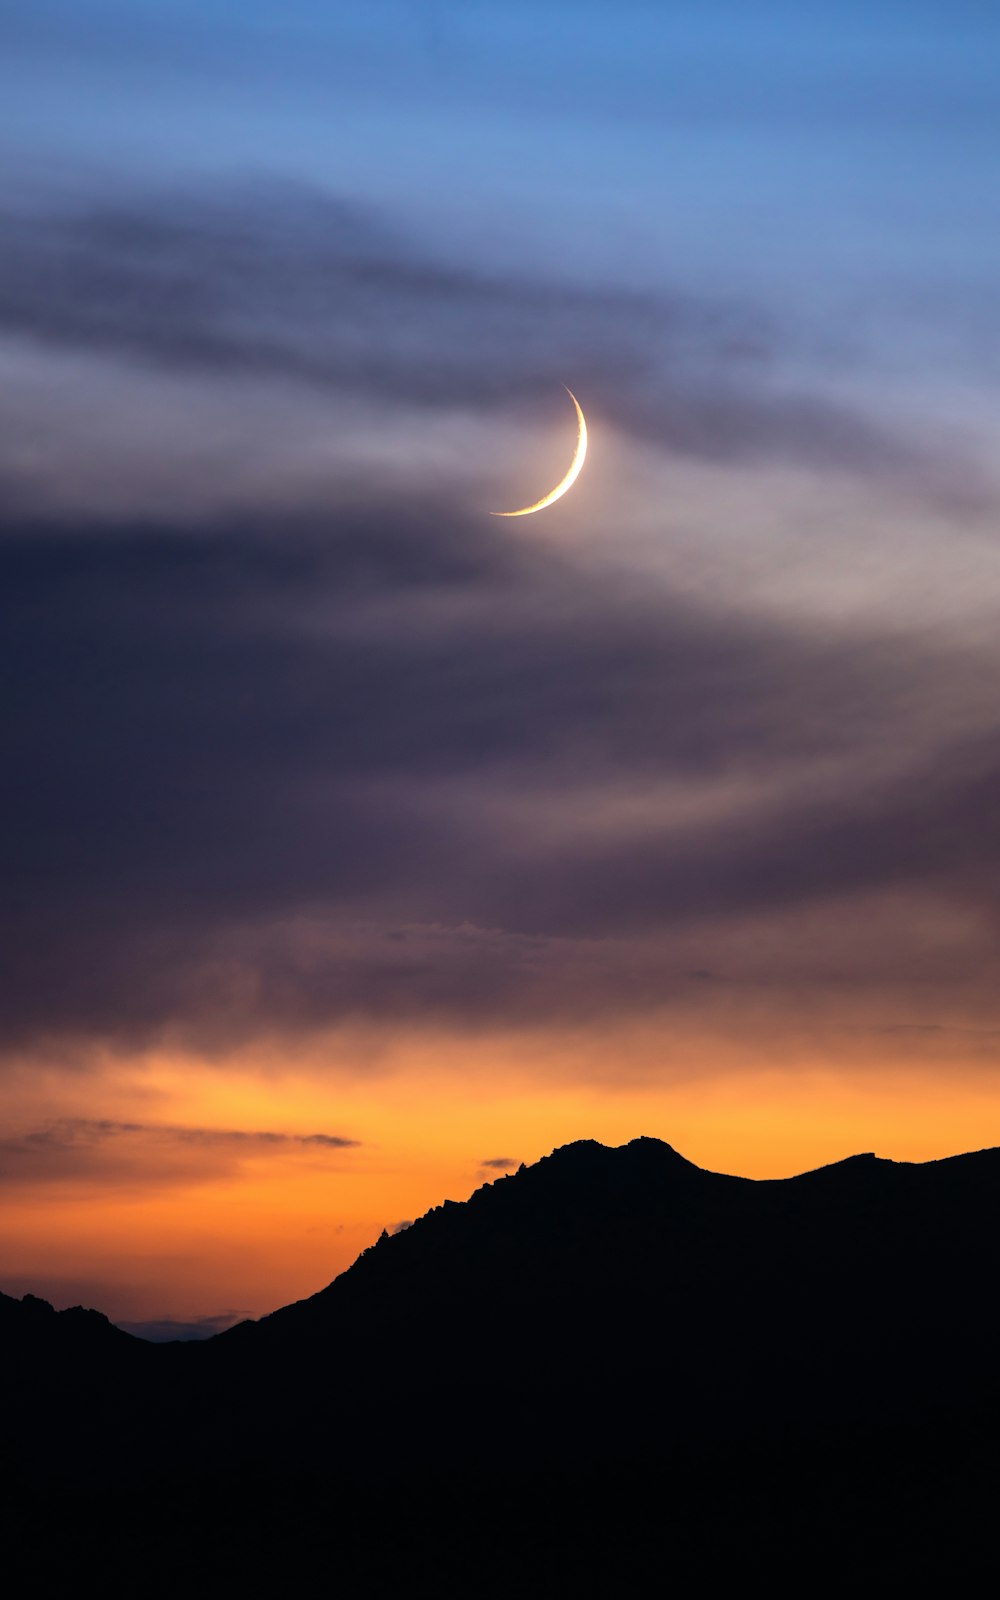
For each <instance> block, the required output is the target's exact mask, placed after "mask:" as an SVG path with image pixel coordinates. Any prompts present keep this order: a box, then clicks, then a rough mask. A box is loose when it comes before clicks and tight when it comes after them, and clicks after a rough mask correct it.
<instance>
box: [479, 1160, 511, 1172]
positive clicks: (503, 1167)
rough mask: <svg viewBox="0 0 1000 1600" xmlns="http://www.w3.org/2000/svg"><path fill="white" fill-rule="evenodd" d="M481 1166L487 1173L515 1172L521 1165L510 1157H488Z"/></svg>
mask: <svg viewBox="0 0 1000 1600" xmlns="http://www.w3.org/2000/svg"><path fill="white" fill-rule="evenodd" d="M479 1165H480V1167H482V1168H483V1169H484V1171H487V1172H513V1171H514V1169H515V1168H516V1167H517V1166H519V1165H520V1163H519V1162H517V1161H515V1160H513V1159H512V1158H511V1157H510V1156H488V1157H487V1159H486V1160H485V1161H480V1163H479Z"/></svg>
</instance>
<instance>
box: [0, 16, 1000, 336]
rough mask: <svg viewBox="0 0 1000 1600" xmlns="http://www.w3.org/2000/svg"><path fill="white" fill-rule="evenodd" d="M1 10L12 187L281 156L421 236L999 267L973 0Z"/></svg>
mask: <svg viewBox="0 0 1000 1600" xmlns="http://www.w3.org/2000/svg"><path fill="white" fill-rule="evenodd" d="M4 26H5V33H6V47H5V51H4V63H5V64H4V66H3V67H0V87H2V93H3V99H4V104H5V125H6V130H7V131H6V151H5V154H6V160H5V166H6V167H7V170H8V172H9V173H10V174H11V175H12V176H13V177H14V178H15V179H20V182H21V184H23V185H27V186H28V187H31V186H33V185H35V184H36V183H45V182H51V181H53V180H58V181H60V182H62V183H67V182H71V181H72V178H73V175H74V174H77V175H80V176H81V177H82V176H83V175H85V174H87V173H89V174H90V175H91V177H92V178H94V177H98V176H99V177H102V178H104V179H105V180H110V179H111V178H112V177H113V175H114V174H116V173H118V174H120V175H130V176H133V177H135V176H137V175H139V176H141V177H142V178H143V179H144V180H145V181H147V182H154V183H156V182H163V181H170V180H176V179H179V178H184V179H187V178H190V177H191V176H193V175H202V176H210V175H216V174H219V173H224V174H231V173H234V172H239V173H244V174H245V173H254V172H259V173H266V174H268V175H271V176H284V177H289V178H292V177H297V178H300V179H305V180H308V181H310V182H315V183H318V184H321V185H323V186H324V187H327V188H329V190H331V191H332V192H334V193H337V194H341V195H346V196H350V197H354V198H362V199H365V200H367V201H370V202H373V203H378V204H383V205H385V206H387V207H390V208H391V209H392V210H393V211H394V212H395V213H396V214H397V215H400V216H404V217H406V219H407V221H408V223H409V224H410V225H411V226H415V227H418V228H420V229H422V230H423V231H424V232H425V234H427V235H428V236H429V237H430V238H431V239H433V241H434V242H435V244H436V245H437V246H438V248H439V249H440V250H441V252H442V253H443V254H447V253H448V252H449V251H458V252H459V253H462V254H465V255H469V256H476V257H487V258H489V259H498V260H501V261H503V262H517V261H523V262H525V263H527V264H529V265H531V266H532V267H535V268H537V267H544V266H545V264H546V263H550V264H551V266H552V269H553V271H554V274H555V275H556V276H559V277H562V276H565V275H567V274H570V273H572V274H575V275H577V276H580V277H584V278H595V277H596V278H604V279H608V280H612V281H632V282H644V281H645V282H650V281H652V282H657V283H658V282H661V281H662V279H663V277H664V275H668V276H669V277H670V278H671V279H672V280H674V281H683V280H685V279H689V278H696V279H697V280H698V281H699V282H700V283H703V284H704V283H705V282H706V281H711V282H713V283H715V284H716V285H717V286H719V287H720V288H727V289H730V290H733V289H740V288H744V289H746V288H750V289H752V291H753V292H754V294H756V295H761V294H765V295H766V294H771V295H772V296H773V297H774V298H775V299H778V300H785V301H786V302H787V299H788V297H789V296H791V297H792V300H793V302H794V303H795V304H796V305H798V306H800V307H801V308H802V309H803V310H804V311H807V310H808V309H809V308H810V306H814V307H815V308H816V309H817V310H819V311H822V310H829V309H831V308H832V307H834V306H835V305H836V304H837V302H838V300H840V301H841V302H842V303H847V302H849V300H850V298H851V296H852V295H855V294H857V292H858V290H859V289H867V288H870V289H871V290H872V291H874V292H877V291H882V292H885V291H887V290H888V291H889V292H892V291H894V290H895V289H896V287H897V286H898V284H899V282H900V280H901V279H903V278H906V279H908V280H911V281H917V282H921V283H926V284H927V285H928V286H929V287H931V288H936V289H937V290H938V292H939V293H942V292H944V291H946V290H947V289H948V287H949V285H952V284H962V285H964V284H969V285H973V286H975V285H978V286H979V287H980V291H981V292H986V289H987V288H988V285H989V284H990V283H991V282H992V281H993V279H994V278H995V277H996V273H997V269H998V267H1000V226H998V223H997V220H996V211H995V206H994V205H993V182H994V178H993V175H994V173H995V170H996V165H997V157H998V154H1000V149H998V143H1000V139H998V120H997V115H996V95H995V72H994V63H995V60H996V53H997V46H998V44H1000V20H998V17H997V14H996V12H995V9H994V8H991V7H987V6H979V5H964V6H944V5H938V4H933V5H907V6H903V5H897V4H870V5H863V6H861V5H848V6H843V5H838V6H834V5H812V6H808V7H801V6H792V5H773V4H765V5H754V6H751V7H747V6H736V5H718V4H709V5H707V6H699V7H689V6H679V5H644V4H634V3H632V4H625V5H617V6H614V7H608V6H606V5H593V4H583V5H572V6H571V5H568V4H553V3H551V0H548V3H543V4H533V5H519V4H513V5H512V4H504V5H495V4H488V3H479V4H476V3H473V4H463V5H460V6H459V5H451V4H447V3H444V0H426V3H424V0H406V3H403V0H376V3H373V4H370V5H368V6H365V7H357V6H354V5H338V4H333V5H305V4H303V3H301V0H293V3H291V4H284V5H280V6H278V5H275V4H261V3H250V4H245V5H221V4H215V5H197V6H194V5H188V4H175V5H171V6H169V7H167V6H164V5H162V4H152V3H132V4H129V5H124V4H118V5H112V4H101V3H99V0H97V3H90V4H83V5H81V4H79V3H70V0H63V3H60V4H54V3H52V0H42V3H40V4H32V5H24V4H20V3H18V4H15V5H14V6H12V7H11V6H8V7H7V8H6V19H5V25H4ZM4 80H5V81H4Z"/></svg>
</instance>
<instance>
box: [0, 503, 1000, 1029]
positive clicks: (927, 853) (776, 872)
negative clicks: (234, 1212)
mask: <svg viewBox="0 0 1000 1600" xmlns="http://www.w3.org/2000/svg"><path fill="white" fill-rule="evenodd" d="M0 626H2V628H3V632H4V638H5V659H6V670H7V672H8V673H9V687H10V691H11V692H10V693H9V695H8V708H9V710H8V721H7V726H6V730H5V759H6V769H7V780H6V783H5V786H4V792H3V797H2V802H0V823H2V825H0V865H2V868H3V873H4V881H5V884H6V894H5V898H4V903H3V907H2V908H0V954H2V958H3V959H2V966H0V972H2V976H0V987H2V1006H0V1028H2V1030H3V1034H4V1036H5V1038H6V1041H7V1043H8V1045H13V1044H15V1043H16V1042H18V1041H20V1042H22V1043H23V1042H25V1041H28V1040H31V1039H36V1040H37V1039H40V1038H43V1037H45V1036H59V1035H62V1036H65V1035H67V1034H69V1035H75V1036H80V1037H91V1038H116V1039H119V1040H122V1041H131V1042H134V1043H139V1042H142V1041H143V1040H149V1039H150V1038H154V1037H157V1036H159V1035H160V1034H161V1033H162V1032H163V1031H164V1030H170V1029H174V1030H179V1031H180V1032H181V1033H182V1034H186V1036H187V1037H188V1038H196V1039H197V1040H199V1041H200V1043H201V1044H203V1045H205V1044H209V1045H210V1044H211V1042H212V1040H213V1039H214V1040H216V1041H217V1042H219V1043H223V1044H225V1043H232V1042H234V1041H235V1040H237V1039H239V1038H241V1037H244V1038H245V1037H250V1036H254V1035H257V1034H259V1033H261V1032H264V1033H266V1032H268V1031H270V1030H274V1031H276V1032H278V1033H281V1032H291V1033H294V1032H296V1031H298V1030H300V1029H302V1028H314V1027H321V1026H324V1025H326V1024H329V1023H331V1022H335V1021H337V1020H341V1019H344V1018H361V1019H364V1018H378V1017H380V1016H381V1017H389V1016H391V1017H396V1018H410V1019H418V1018H421V1017H425V1018H431V1017H433V1018H437V1019H447V1018H449V1017H451V1018H464V1019H476V1018H486V1017H490V1018H494V1019H496V1018H500V1017H505V1018H507V1019H508V1020H517V1019H519V1018H533V1019H539V1018H544V1017H545V1016H546V1015H547V1014H548V1015H561V1016H565V1015H567V1014H573V1013H576V1014H584V1015H586V1014H591V1013H592V1012H594V1011H595V1010H596V1011H598V1012H599V1011H601V1010H606V1009H607V1008H611V1009H612V1010H614V1009H617V1008H620V1007H621V1006H622V1005H626V1004H627V1005H631V1006H656V1005H659V1004H662V1003H664V1002H668V1003H669V1001H670V999H671V996H672V995H673V994H674V993H676V992H677V991H678V990H683V991H685V992H686V991H687V990H690V988H691V987H692V985H693V984H694V983H695V980H694V979H692V978H690V977H685V976H684V974H691V973H697V972H699V971H704V970H712V971H713V972H715V971H717V969H718V968H719V966H720V963H719V962H718V961H717V960H716V959H715V956H714V953H713V949H712V947H711V944H709V946H708V947H707V948H706V947H705V946H704V944H699V945H698V948H691V947H689V946H690V941H689V940H688V941H687V942H686V943H685V942H683V941H684V940H687V935H688V934H690V933H691V932H692V930H696V929H698V928H699V927H700V926H701V925H702V924H703V923H704V921H705V919H706V918H710V919H713V920H714V923H715V925H716V927H717V929H718V930H719V934H718V937H720V938H721V930H722V928H723V927H724V926H725V924H726V923H727V922H730V923H733V922H735V923H739V922H741V921H744V920H745V919H746V918H748V917H753V916H758V915H760V916H774V915H778V914H780V915H782V916H786V915H788V914H791V913H796V914H798V913H800V912H806V911H809V910H810V909H813V908H816V907H822V906H829V907H839V906H841V905H842V904H843V902H844V900H845V897H847V898H849V897H852V896H853V897H862V898H863V897H865V896H870V895H872V894H885V893H892V894H898V893H903V892H905V893H910V894H916V895H922V896H925V897H926V896H928V895H931V896H934V895H937V896H943V897H944V899H945V901H950V902H953V903H955V904H956V905H959V906H964V907H965V908H966V909H967V911H968V912H969V914H973V913H975V914H976V915H978V914H979V913H980V910H983V914H986V907H985V903H986V902H987V901H988V899H989V894H990V892H991V888H990V886H991V884H992V869H991V867H990V862H991V860H992V859H994V857H995V853H996V852H995V850H994V849H993V848H992V845H991V841H993V843H996V841H995V839H994V835H995V832H996V820H995V814H994V807H993V804H992V799H991V796H992V794H993V793H994V792H995V786H996V783H997V781H998V779H1000V773H998V771H997V761H996V754H995V745H994V743H993V742H992V740H991V738H990V736H989V735H990V728H991V719H992V710H991V708H990V706H989V704H988V696H984V690H983V685H985V684H988V682H989V681H990V663H991V659H992V658H991V657H990V656H989V654H988V653H987V654H984V653H983V651H982V649H981V648H980V647H979V646H978V645H977V643H976V641H975V640H974V639H973V640H971V641H969V642H968V643H966V642H965V641H958V640H949V639H947V638H942V637H940V636H934V635H928V634H927V632H926V631H925V630H921V629H919V628H914V629H912V630H907V629H906V628H905V627H903V626H901V625H899V624H897V625H896V627H895V629H894V630H893V631H892V632H891V633H886V632H882V631H879V630H878V629H872V630H870V631H867V632H866V631H865V630H863V629H861V628H860V627H859V626H858V625H857V624H852V625H851V626H850V627H849V628H846V629H844V630H843V632H840V631H838V630H837V629H836V628H833V627H826V628H817V627H816V626H815V625H814V624H809V625H808V626H802V627H800V626H797V625H796V624H795V623H794V622H793V621H791V620H784V621H781V620H779V619H777V618H775V617H773V616H772V617H770V618H767V619H763V618H761V619H755V618H753V617H752V616H748V615H741V614H739V613H734V612H733V611H731V610H729V609H726V608H722V609H720V608H717V607H713V606H711V605H709V604H706V603H705V602H703V601H702V600H700V599H699V598H698V597H697V596H691V595H681V594H678V593H675V592H672V591H671V590H670V589H669V588H667V587H665V586H664V585H662V584H659V585H657V584H650V583H649V582H641V581H639V579H638V577H636V578H635V579H633V578H631V577H629V576H628V575H626V574H623V573H617V574H616V573H611V572H609V571H608V570H607V569H606V568H599V567H595V566H592V565H588V563H587V562H586V561H583V560H579V559H576V560H574V559H571V558H570V556H568V555H566V554H561V553H559V552H558V551H552V550H546V549H544V548H542V547H537V546H534V545H525V544H523V543H516V542H511V541H509V540H507V539H505V538H504V537H503V536H502V535H501V534H499V533H497V532H495V531H494V530H493V528H492V526H491V525H485V526H484V525H483V524H482V523H478V522H477V523H472V522H471V521H470V519H468V518H467V517H466V516H465V515H464V514H462V513H461V512H460V511H458V510H454V509H452V510H448V509H446V508H441V507H438V508H437V509H436V510H434V509H432V508H429V507H423V508H421V507H417V508H416V509H415V510H414V509H412V508H403V507H400V506H396V505H393V504H386V505H377V504H372V505H370V506H368V507H367V508H365V509H363V510H359V511H357V512H355V513H350V514H349V513H342V514H341V515H339V516H337V517H332V518H331V519H330V520H329V521H327V522H326V523H324V524H323V525H317V524H316V523H314V522H312V521H310V520H309V519H308V518H306V519H302V518H295V517H292V516H287V517H284V518H274V519H260V520H258V521H253V520H251V519H246V520H245V521H242V522H234V521H229V522H223V523H215V522H208V523H206V524H204V525H203V526H202V527H201V529H200V531H199V534H198V537H197V538H192V537H190V535H185V536H183V537H181V536H180V535H178V534H176V533H175V532H172V531H170V530H167V529H163V528H159V529H158V528H155V527H142V526H137V527H133V528H131V529H129V530H122V529H119V528H108V527H106V526H104V525H102V524H99V523H98V524H89V525H88V524H82V523H81V524H78V525H75V526H69V525H67V526H63V527H59V526H53V525H51V524H46V525H44V526H39V525H27V524H26V525H23V526H18V525H14V524H11V525H9V526H8V531H7V536H6V538H4V539H2V540H0ZM677 938H681V939H682V943H681V945H679V946H677V947H676V948H671V947H669V946H665V945H664V944H663V940H664V939H668V940H669V939H677ZM595 941H596V943H595ZM636 941H639V943H637V942H636ZM889 957H890V952H889V951H886V952H885V954H884V955H883V957H882V958H881V959H883V960H889ZM833 959H834V965H836V958H833ZM778 964H779V965H780V962H779V963H778ZM705 987H706V986H705V985H704V983H702V984H701V988H702V990H704V989H705ZM711 987H712V988H713V990H714V989H718V988H719V987H720V984H719V983H716V984H713V985H712V986H711Z"/></svg>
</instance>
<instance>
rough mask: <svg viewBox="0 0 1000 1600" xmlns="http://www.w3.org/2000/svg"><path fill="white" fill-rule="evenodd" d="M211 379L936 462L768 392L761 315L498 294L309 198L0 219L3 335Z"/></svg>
mask: <svg viewBox="0 0 1000 1600" xmlns="http://www.w3.org/2000/svg"><path fill="white" fill-rule="evenodd" d="M4 331H6V332H7V333H8V334H10V335H14V336H15V337H17V338H18V339H28V340H30V341H34V342H36V343H39V344H41V345H43V346H46V347H50V348H56V349H68V350H78V351H89V352H92V353H94V354H96V355H97V356H109V357H113V358H125V359H127V360H130V361H133V362H137V363H139V364H141V365H143V366H147V367H148V366H154V367H159V368H169V369H173V370H175V371H180V372H189V373H194V374H198V373H204V374H210V375H212V376H219V375H224V374H227V373H228V374H232V375H235V376H240V377H244V376H245V377H250V378H259V379H261V380H268V379H281V380H287V379H293V380H296V381H299V382H304V383H307V384H310V385H317V386H319V387H320V388H322V389H328V390H336V391H340V392H343V393H345V394H348V395H364V396H368V397H375V398H378V399H384V400H386V401H390V402H394V403H395V402H410V403H418V404H420V405H421V406H423V407H427V406H430V407H455V406H461V407H462V408H463V409H465V410H469V409H470V408H471V409H474V408H477V407H495V406H497V405H498V404H501V403H504V402H508V401H514V400H517V399H519V398H520V399H529V398H535V397H537V396H538V394H539V393H540V392H542V393H544V392H545V391H546V389H547V388H550V387H553V386H557V385H558V384H559V383H560V382H562V381H564V380H568V381H570V382H571V383H572V384H575V385H578V386H580V387H581V388H582V389H583V390H584V392H585V393H586V392H588V391H589V392H590V393H592V394H593V397H594V400H595V403H596V404H597V405H598V406H599V408H600V411H601V413H602V414H603V415H604V416H605V417H606V418H608V419H609V420H611V421H613V422H616V423H617V424H618V425H619V426H620V427H622V428H623V429H625V430H627V431H628V432H630V433H632V434H634V435H635V436H636V437H638V438H641V439H643V440H649V441H652V442H654V443H655V444H657V445H659V446H662V447H663V448H665V449H669V450H673V451H678V452H683V453H687V454H691V455H694V456H697V457H705V458H709V459H719V460H732V459H746V458H750V459H752V458H757V457H763V458H769V457H772V458H777V459H791V460H795V461H797V462H813V463H828V464H829V463H833V464H836V465H838V466H841V467H844V468H847V469H850V470H855V471H862V472H871V471H876V472H888V473H891V474H893V475H896V474H898V472H899V470H900V469H901V468H902V467H904V466H905V467H907V468H908V469H909V471H910V473H911V474H914V473H917V472H919V473H920V474H921V476H924V475H926V472H925V469H926V467H927V461H926V452H924V454H923V455H920V454H919V453H917V452H915V451H913V450H912V449H910V448H908V447H907V446H906V445H905V444H904V443H903V442H902V441H901V440H900V439H896V438H893V437H891V436H890V435H889V434H888V433H886V431H885V430H884V429H882V428H881V427H879V426H878V425H876V424H875V423H874V422H873V421H872V420H871V419H869V418H865V417H864V416H862V415H861V414H859V413H857V412H856V411H853V410H851V409H850V408H849V407H848V406H846V405H843V404H839V403H836V402H834V401H832V400H830V399H829V398H824V397H823V396H821V395H819V394H811V393H809V392H807V391H804V390H803V389H802V388H801V386H799V387H798V388H797V389H796V390H794V391H792V392H790V391H788V390H787V388H784V387H782V386H781V385H779V384H772V383H769V382H768V376H767V374H768V365H769V360H770V357H771V355H772V353H773V351H774V350H775V347H776V344H777V340H778V335H777V334H776V331H775V329H774V327H773V325H771V323H770V322H769V321H767V320H766V319H764V318H763V317H762V316H761V315H760V314H759V313H757V312H755V311H753V310H750V309H747V308H745V307H738V306H734V305H729V304H725V303H722V302H719V303H713V302H711V301H709V300H706V299H704V298H701V297H698V296H697V295H692V294H685V293H682V292H680V291H678V290H676V289H675V290H670V291H666V290H665V291H664V293H663V294H662V295H657V296H654V295H649V294H646V295H640V294H637V293H630V292H620V291H612V290H608V289H597V288H587V287H583V286H579V285H574V284H572V283H566V282H560V281H555V280H553V281H550V282H543V281H540V280H531V279H526V278H523V277H520V278H519V277H504V276H489V275H488V274H486V273H485V272H483V271H480V270H475V269H473V268H470V267H468V266H465V265H463V264H461V263H459V264H455V263H452V262H447V261H442V260H440V259H437V258H435V257H434V256H433V255H432V254H431V253H430V252H429V251H426V250H424V249H421V247H420V246H418V245H417V244H416V243H415V242H414V241H413V240H411V239H409V238H406V237H404V236H403V235H401V234H400V233H398V232H397V231H396V230H394V229H393V228H392V227H391V226H389V225H387V224H386V223H385V222H384V221H383V220H382V219H381V218H379V217H378V216H377V215H376V214H374V213H373V212H371V211H370V210H368V209H365V208H362V207H360V206H358V205H355V204H353V203H352V204H348V203H345V202H343V201H339V200H336V199H332V198H330V197H328V196H325V195H322V194H319V193H317V192H315V191H312V190H309V189H307V188H294V187H291V186H275V187H272V188H251V187H246V188H244V189H243V190H241V191H235V190H229V191H223V190H215V191H209V190H207V189H206V190H203V191H201V192H182V191H172V192H163V193H160V194H159V195H156V196H152V197H138V196H122V197H121V198H119V199H117V200H113V201H104V202H101V203H93V204H89V205H88V204H79V205H77V206H76V207H75V208H74V207H61V208H58V207H53V208H51V209H50V210H48V211H43V210H40V209H38V208H37V207H36V208H35V209H34V210H33V211H28V210H25V209H23V208H22V209H21V210H17V211H14V210H8V211H7V212H6V213H2V214H0V333H2V332H4Z"/></svg>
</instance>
